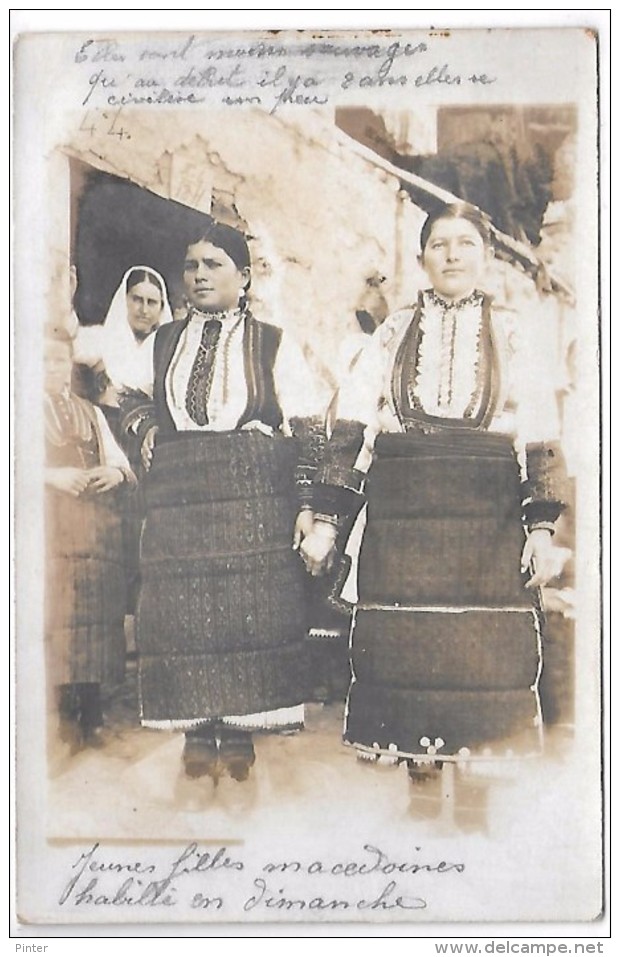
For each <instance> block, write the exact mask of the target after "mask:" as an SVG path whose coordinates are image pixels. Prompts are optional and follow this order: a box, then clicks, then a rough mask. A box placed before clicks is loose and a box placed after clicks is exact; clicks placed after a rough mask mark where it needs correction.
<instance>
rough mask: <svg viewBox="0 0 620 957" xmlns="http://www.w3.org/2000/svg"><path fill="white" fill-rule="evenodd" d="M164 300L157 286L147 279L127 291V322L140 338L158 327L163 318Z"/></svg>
mask: <svg viewBox="0 0 620 957" xmlns="http://www.w3.org/2000/svg"><path fill="white" fill-rule="evenodd" d="M163 308H164V300H163V298H162V294H161V292H160V291H159V289H158V288H157V286H156V285H155V284H154V283H152V282H149V281H148V280H147V279H145V280H144V281H143V282H139V283H136V285H135V286H132V287H131V289H130V290H129V292H128V293H127V322H128V323H129V325H130V326H131V328H132V330H133V332H134V333H135V335H136V336H138V337H139V338H145V337H146V336H148V335H149V333H151V332H152V331H153V329H156V328H157V326H158V325H159V322H160V319H161V313H162V309H163Z"/></svg>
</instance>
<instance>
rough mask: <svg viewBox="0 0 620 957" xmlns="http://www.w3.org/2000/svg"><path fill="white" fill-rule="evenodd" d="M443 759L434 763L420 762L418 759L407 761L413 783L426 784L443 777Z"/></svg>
mask: <svg viewBox="0 0 620 957" xmlns="http://www.w3.org/2000/svg"><path fill="white" fill-rule="evenodd" d="M442 767H443V762H442V761H435V762H433V763H432V764H426V763H424V764H420V763H418V762H416V761H411V760H409V761H407V774H408V775H409V780H410V781H411V783H412V784H426V783H427V782H429V781H438V780H439V779H440V778H441V769H442Z"/></svg>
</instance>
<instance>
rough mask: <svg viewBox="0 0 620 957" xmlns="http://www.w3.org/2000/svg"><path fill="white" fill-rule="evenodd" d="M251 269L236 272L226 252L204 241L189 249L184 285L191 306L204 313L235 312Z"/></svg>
mask: <svg viewBox="0 0 620 957" xmlns="http://www.w3.org/2000/svg"><path fill="white" fill-rule="evenodd" d="M249 278H250V270H249V268H247V267H246V268H244V269H237V267H236V265H235V264H234V262H233V261H232V259H231V258H230V256H229V255H228V253H225V252H224V250H223V249H220V247H219V246H214V245H213V243H209V242H206V240H201V241H200V242H198V243H194V244H193V245H192V246H188V247H187V253H186V254H185V265H184V267H183V282H184V283H185V292H186V293H187V298H188V299H189V301H190V303H191V305H192V306H195V307H196V309H200V310H202V312H220V311H225V310H228V309H236V308H237V306H238V305H239V299H240V297H241V294H242V292H243V290H244V289H245V287H246V286H247V282H248V279H249Z"/></svg>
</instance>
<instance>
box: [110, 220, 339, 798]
mask: <svg viewBox="0 0 620 957" xmlns="http://www.w3.org/2000/svg"><path fill="white" fill-rule="evenodd" d="M183 278H184V284H185V292H186V296H187V300H188V303H189V311H188V315H187V317H186V318H185V319H182V320H179V321H176V322H174V323H172V324H170V325H168V326H164V327H162V328H161V329H160V330H158V332H157V333H156V335H155V337H154V341H153V350H152V352H153V358H152V363H151V364H150V366H149V369H148V371H147V372H145V376H144V381H143V382H141V383H136V385H138V386H140V389H141V391H140V392H138V393H135V392H134V394H132V395H128V396H126V398H125V399H124V401H123V402H122V405H123V409H124V413H125V417H124V428H125V429H127V430H128V431H129V432H134V433H136V434H137V435H138V436H139V438H140V440H141V443H142V450H143V457H144V462H145V465H146V466H147V467H148V468H150V472H149V475H148V477H147V486H146V501H147V515H146V523H145V527H144V532H143V538H142V555H141V557H142V562H141V568H142V591H141V596H140V601H139V609H138V621H137V643H138V652H139V662H140V664H139V674H140V695H141V708H142V721H143V724H144V725H146V726H149V727H160V728H168V729H180V730H183V731H185V747H184V752H183V760H184V767H185V771H186V773H187V774H188V775H189V776H196V777H197V776H203V775H208V776H210V777H211V778H212V779H213V780H214V781H216V782H217V779H218V777H219V776H220V775H221V774H222V773H225V772H227V773H229V774H230V775H231V776H232V777H233V778H236V779H237V780H245V779H246V778H247V777H248V774H249V771H250V767H251V765H252V764H253V762H254V748H253V743H252V737H251V733H252V732H253V731H261V730H277V729H283V728H298V727H300V726H301V725H302V723H303V702H304V699H305V694H306V681H307V674H306V672H307V668H306V664H305V632H306V621H305V612H304V597H303V575H304V569H303V565H302V563H301V562H300V561H299V558H298V556H297V555H296V554H295V551H294V549H295V548H297V547H298V546H299V543H300V541H301V540H302V538H303V536H304V534H305V533H306V532H308V531H309V529H310V528H311V525H312V512H311V510H310V508H309V504H308V500H309V498H310V497H311V495H312V475H313V471H312V470H313V465H312V461H313V459H315V458H316V456H317V454H318V446H319V443H320V436H321V435H322V415H321V414H320V410H317V409H316V407H315V405H314V401H313V398H312V394H313V391H314V390H313V383H312V381H311V380H310V379H309V376H308V372H307V369H306V365H305V362H304V360H303V356H302V354H301V352H300V350H299V349H298V348H297V347H296V346H295V345H294V343H293V342H292V341H291V340H290V338H289V337H287V335H286V334H285V333H283V332H282V330H281V329H278V328H276V327H275V326H271V325H267V324H265V323H262V322H259V321H258V320H257V319H255V318H254V316H253V315H252V313H251V312H250V310H249V308H248V304H247V291H248V287H249V285H250V278H251V273H250V255H249V250H248V246H247V243H246V240H245V237H244V236H243V235H242V234H241V233H240V232H238V231H237V230H235V229H232V228H231V227H229V226H225V225H221V224H215V223H213V224H208V225H207V226H204V225H202V224H201V228H200V229H199V230H198V231H197V232H196V234H195V235H193V236H191V237H190V239H189V242H188V244H187V249H186V251H185V262H184V267H183ZM295 439H297V441H295ZM291 546H293V547H291Z"/></svg>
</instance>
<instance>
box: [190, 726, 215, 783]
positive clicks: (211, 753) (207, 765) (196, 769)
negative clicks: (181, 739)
mask: <svg viewBox="0 0 620 957" xmlns="http://www.w3.org/2000/svg"><path fill="white" fill-rule="evenodd" d="M183 768H184V770H185V774H186V775H187V777H188V778H202V777H205V776H206V775H208V776H209V777H210V778H213V780H214V781H216V782H217V779H218V777H219V754H218V747H217V742H216V740H215V735H214V734H213V733H212V732H210V733H209V734H208V735H207V734H195V733H189V734H186V735H185V747H184V748H183Z"/></svg>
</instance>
